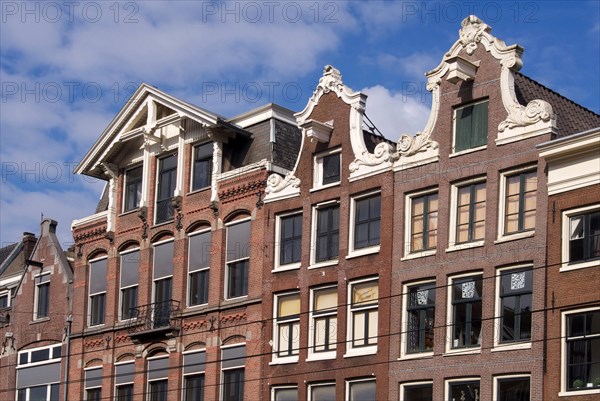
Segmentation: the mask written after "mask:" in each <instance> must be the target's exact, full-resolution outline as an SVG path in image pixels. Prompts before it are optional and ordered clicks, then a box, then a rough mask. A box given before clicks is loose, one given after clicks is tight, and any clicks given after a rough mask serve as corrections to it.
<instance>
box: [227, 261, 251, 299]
mask: <svg viewBox="0 0 600 401" xmlns="http://www.w3.org/2000/svg"><path fill="white" fill-rule="evenodd" d="M227 266H228V268H229V277H228V284H227V298H235V297H241V296H244V295H248V260H247V259H246V260H241V261H239V262H232V263H229V264H228V265H227Z"/></svg>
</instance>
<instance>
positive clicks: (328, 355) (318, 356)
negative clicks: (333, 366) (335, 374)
mask: <svg viewBox="0 0 600 401" xmlns="http://www.w3.org/2000/svg"><path fill="white" fill-rule="evenodd" d="M332 288H335V289H336V290H337V288H338V286H337V285H326V286H323V287H315V288H311V289H310V300H309V303H310V309H309V313H308V319H309V322H310V323H309V330H308V357H307V358H306V360H307V361H318V360H324V359H335V357H336V354H337V346H338V344H339V343H338V342H337V333H338V330H337V327H339V320H338V308H337V307H336V308H335V310H331V311H330V312H324V313H322V314H320V315H317V316H315V314H314V308H315V293H316V292H319V291H323V290H329V289H332ZM338 296H339V292H338ZM323 316H335V318H336V321H337V322H338V323H337V324H336V326H337V327H336V343H335V349H333V350H331V351H323V352H314V351H313V347H314V345H315V344H314V343H315V341H314V333H315V326H316V325H315V318H316V317H323Z"/></svg>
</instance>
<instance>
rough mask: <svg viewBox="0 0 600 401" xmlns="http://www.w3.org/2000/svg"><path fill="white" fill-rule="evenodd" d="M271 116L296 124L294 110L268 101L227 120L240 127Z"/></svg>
mask: <svg viewBox="0 0 600 401" xmlns="http://www.w3.org/2000/svg"><path fill="white" fill-rule="evenodd" d="M271 118H274V119H276V120H280V121H283V122H285V123H288V124H291V125H294V126H295V125H296V119H295V118H294V112H293V111H292V110H289V109H286V108H285V107H282V106H279V105H277V104H274V103H269V104H266V105H264V106H261V107H258V108H256V109H254V110H250V111H247V112H245V113H243V114H240V115H237V116H235V117H233V118H230V119H228V120H227V122H230V123H232V124H236V125H238V126H239V127H241V128H246V127H250V126H252V125H255V124H258V123H261V122H263V121H266V120H269V119H271Z"/></svg>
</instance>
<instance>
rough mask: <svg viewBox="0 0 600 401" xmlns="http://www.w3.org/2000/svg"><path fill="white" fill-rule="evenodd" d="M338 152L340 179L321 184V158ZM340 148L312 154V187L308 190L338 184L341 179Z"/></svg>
mask: <svg viewBox="0 0 600 401" xmlns="http://www.w3.org/2000/svg"><path fill="white" fill-rule="evenodd" d="M336 153H339V154H340V180H339V181H336V182H332V183H329V184H323V158H324V157H326V156H330V155H334V154H336ZM341 153H342V148H339V147H338V148H335V149H328V150H326V151H324V152H321V153H318V154H316V155H314V156H313V187H312V188H311V189H310V192H314V191H318V190H321V189H324V188H330V187H335V186H338V185H340V182H341V181H342V154H341Z"/></svg>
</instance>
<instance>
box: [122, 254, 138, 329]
mask: <svg viewBox="0 0 600 401" xmlns="http://www.w3.org/2000/svg"><path fill="white" fill-rule="evenodd" d="M139 267H140V251H139V250H135V251H131V252H127V253H123V254H121V282H120V286H121V309H120V312H121V314H120V318H121V320H127V319H133V318H135V317H137V315H136V310H137V309H136V308H137V306H138V304H137V300H138V282H139V278H138V277H139V272H138V271H139Z"/></svg>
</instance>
